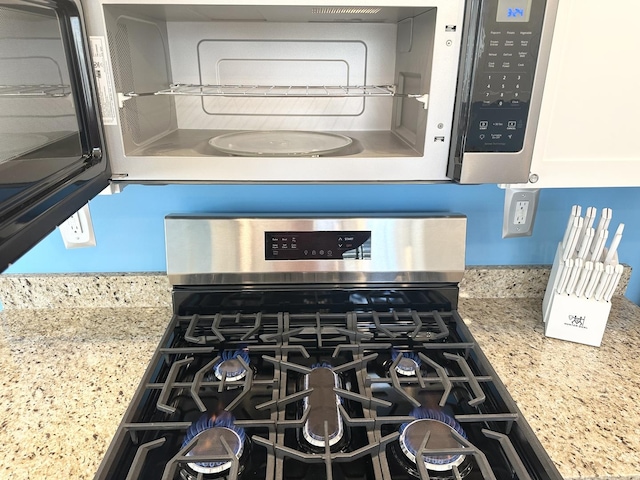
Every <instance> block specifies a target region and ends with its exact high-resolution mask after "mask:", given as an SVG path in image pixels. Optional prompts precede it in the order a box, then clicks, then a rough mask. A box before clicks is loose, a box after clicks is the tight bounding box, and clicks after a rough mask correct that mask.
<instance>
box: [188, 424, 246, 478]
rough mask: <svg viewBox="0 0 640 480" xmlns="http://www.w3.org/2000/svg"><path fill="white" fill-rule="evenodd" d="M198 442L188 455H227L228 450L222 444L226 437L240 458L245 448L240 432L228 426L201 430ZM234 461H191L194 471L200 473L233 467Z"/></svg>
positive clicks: (216, 471) (197, 437)
mask: <svg viewBox="0 0 640 480" xmlns="http://www.w3.org/2000/svg"><path fill="white" fill-rule="evenodd" d="M195 438H196V439H197V441H198V443H197V444H196V445H195V446H194V447H193V448H192V449H191V450H190V451H189V452H188V453H187V456H191V455H211V456H214V455H226V454H227V451H226V449H225V448H224V445H222V441H221V439H222V438H224V439H225V441H226V442H227V444H228V445H229V448H231V451H232V452H233V454H234V455H235V456H236V458H240V456H241V455H242V450H243V442H242V439H241V438H240V435H239V434H238V432H236V431H235V430H233V429H231V428H227V427H213V428H209V429H207V430H204V431H203V432H200V433H199V434H197V435H196V436H195ZM232 463H233V462H231V461H228V462H225V461H222V462H202V463H189V464H188V465H189V467H191V468H192V469H193V470H194V471H196V472H198V473H205V474H207V473H220V472H224V471H225V470H228V469H230V468H231V465H232Z"/></svg>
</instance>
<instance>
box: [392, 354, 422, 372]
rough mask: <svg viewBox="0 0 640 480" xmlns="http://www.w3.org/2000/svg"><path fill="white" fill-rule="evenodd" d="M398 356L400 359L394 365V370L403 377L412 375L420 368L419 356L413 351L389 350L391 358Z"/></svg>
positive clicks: (393, 359)
mask: <svg viewBox="0 0 640 480" xmlns="http://www.w3.org/2000/svg"><path fill="white" fill-rule="evenodd" d="M399 356H400V357H401V358H400V361H399V362H398V364H397V365H396V372H398V373H399V374H400V375H404V376H405V377H413V376H415V375H416V372H418V371H419V370H420V363H421V362H420V357H418V355H416V354H415V353H413V352H398V351H397V350H392V351H391V360H392V361H394V362H395V360H396V359H397V358H398V357H399Z"/></svg>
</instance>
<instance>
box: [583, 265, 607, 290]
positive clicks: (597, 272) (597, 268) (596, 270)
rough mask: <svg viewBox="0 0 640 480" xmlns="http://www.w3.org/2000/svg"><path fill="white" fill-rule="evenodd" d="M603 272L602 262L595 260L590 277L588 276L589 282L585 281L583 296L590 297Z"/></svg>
mask: <svg viewBox="0 0 640 480" xmlns="http://www.w3.org/2000/svg"><path fill="white" fill-rule="evenodd" d="M603 272H604V263H602V262H597V263H596V264H595V265H594V266H593V272H591V277H590V278H589V283H587V288H586V289H585V290H584V296H585V297H587V298H591V297H592V296H593V293H594V291H595V289H596V285H597V284H598V280H600V277H601V276H602V273H603Z"/></svg>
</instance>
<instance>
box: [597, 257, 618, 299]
mask: <svg viewBox="0 0 640 480" xmlns="http://www.w3.org/2000/svg"><path fill="white" fill-rule="evenodd" d="M612 274H613V267H612V266H611V265H605V267H604V273H603V274H602V276H601V277H600V281H599V282H598V286H597V287H596V291H595V293H594V297H595V299H596V301H598V302H599V301H600V300H602V294H603V293H604V290H605V288H607V284H608V283H609V280H610V279H611V275H612Z"/></svg>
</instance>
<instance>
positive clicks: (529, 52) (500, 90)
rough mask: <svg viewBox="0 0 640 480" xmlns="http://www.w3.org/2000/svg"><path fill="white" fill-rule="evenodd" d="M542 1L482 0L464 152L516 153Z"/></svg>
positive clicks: (524, 117) (527, 100)
mask: <svg viewBox="0 0 640 480" xmlns="http://www.w3.org/2000/svg"><path fill="white" fill-rule="evenodd" d="M545 4H546V2H545V1H538V0H536V1H533V0H489V1H485V2H483V13H482V24H481V26H480V29H479V32H478V37H479V38H478V50H477V51H476V59H475V69H474V75H473V88H472V94H471V105H470V115H469V119H470V120H469V125H468V127H467V138H466V144H465V151H466V152H488V153H491V152H518V151H520V150H521V149H522V146H523V144H524V136H525V130H526V126H527V116H528V114H529V103H530V100H531V90H532V87H533V78H534V73H535V69H536V59H537V57H538V50H539V47H540V37H541V33H542V23H543V18H544V10H545Z"/></svg>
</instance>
